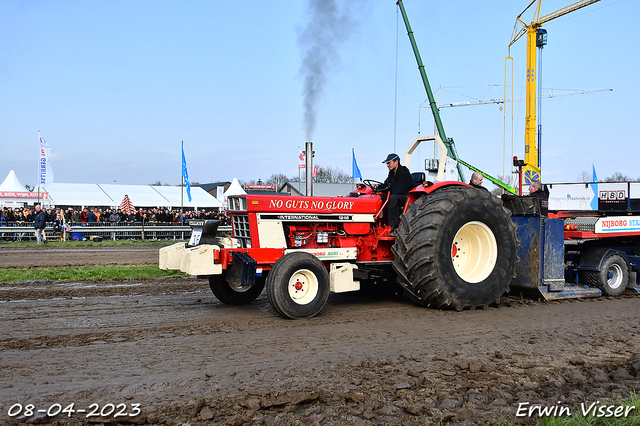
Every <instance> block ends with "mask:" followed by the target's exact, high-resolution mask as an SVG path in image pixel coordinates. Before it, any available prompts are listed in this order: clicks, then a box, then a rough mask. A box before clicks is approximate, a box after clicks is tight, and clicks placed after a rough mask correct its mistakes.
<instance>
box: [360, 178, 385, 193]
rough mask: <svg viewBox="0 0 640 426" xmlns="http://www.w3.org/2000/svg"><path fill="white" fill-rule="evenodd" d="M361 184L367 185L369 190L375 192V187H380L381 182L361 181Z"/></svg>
mask: <svg viewBox="0 0 640 426" xmlns="http://www.w3.org/2000/svg"><path fill="white" fill-rule="evenodd" d="M362 183H364V184H365V185H367V186H368V187H369V188H371V189H372V190H373V191H375V190H376V187H377V186H380V185H382V182H378V181H377V180H373V179H363V180H362Z"/></svg>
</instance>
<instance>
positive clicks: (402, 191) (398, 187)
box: [382, 165, 416, 195]
mask: <svg viewBox="0 0 640 426" xmlns="http://www.w3.org/2000/svg"><path fill="white" fill-rule="evenodd" d="M415 186H416V184H415V182H414V180H413V177H412V176H411V172H410V171H409V169H408V168H407V167H406V166H402V165H398V169H397V170H396V172H395V173H394V172H393V171H392V170H389V176H387V179H386V180H385V181H384V183H383V184H382V187H384V188H388V189H390V194H391V195H407V194H409V191H411V190H412V189H413V188H415Z"/></svg>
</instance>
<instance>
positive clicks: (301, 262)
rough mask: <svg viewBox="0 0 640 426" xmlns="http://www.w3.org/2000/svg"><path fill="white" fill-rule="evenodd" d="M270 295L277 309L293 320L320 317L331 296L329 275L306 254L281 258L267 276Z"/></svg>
mask: <svg viewBox="0 0 640 426" xmlns="http://www.w3.org/2000/svg"><path fill="white" fill-rule="evenodd" d="M267 296H268V297H269V303H271V306H273V309H275V310H276V312H278V314H280V315H281V316H283V317H285V318H290V319H296V318H311V317H313V316H315V315H317V314H318V313H319V312H320V311H321V310H322V308H323V307H324V305H325V304H326V303H327V298H328V297H329V272H327V268H326V267H325V266H324V264H323V263H322V262H320V261H319V260H318V259H317V258H316V257H314V256H312V255H311V254H309V253H305V252H294V253H289V254H286V255H284V256H283V257H281V258H280V259H278V261H277V262H276V263H275V264H274V265H273V268H271V271H270V272H269V276H268V277H267Z"/></svg>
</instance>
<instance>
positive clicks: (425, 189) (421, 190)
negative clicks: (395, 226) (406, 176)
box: [402, 180, 471, 213]
mask: <svg viewBox="0 0 640 426" xmlns="http://www.w3.org/2000/svg"><path fill="white" fill-rule="evenodd" d="M449 186H468V187H471V186H470V185H467V184H466V183H463V182H457V181H454V180H451V181H445V182H436V183H431V182H429V184H427V185H418V186H417V187H415V188H414V189H412V190H411V191H410V192H409V196H408V197H407V202H406V203H405V205H404V209H403V210H402V213H406V212H407V209H408V208H409V204H411V203H413V202H414V201H416V200H417V199H418V198H420V197H423V196H425V195H427V194H431V193H432V192H433V191H436V190H438V189H440V188H444V187H449Z"/></svg>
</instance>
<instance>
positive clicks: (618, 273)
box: [607, 263, 623, 289]
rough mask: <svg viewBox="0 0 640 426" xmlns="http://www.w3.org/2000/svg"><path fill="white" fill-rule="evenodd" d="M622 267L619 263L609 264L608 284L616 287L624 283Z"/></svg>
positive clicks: (613, 287)
mask: <svg viewBox="0 0 640 426" xmlns="http://www.w3.org/2000/svg"><path fill="white" fill-rule="evenodd" d="M622 275H623V274H622V268H621V267H620V265H618V264H617V263H614V264H613V265H611V266H609V270H608V271H607V285H608V286H609V287H610V288H612V289H616V288H618V287H620V286H621V285H622Z"/></svg>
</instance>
